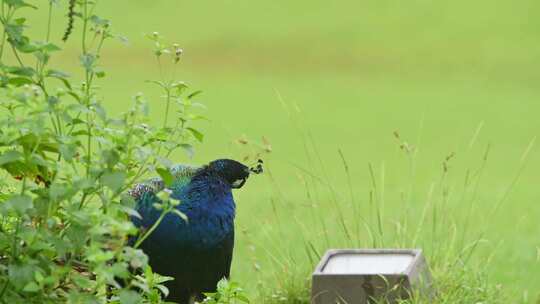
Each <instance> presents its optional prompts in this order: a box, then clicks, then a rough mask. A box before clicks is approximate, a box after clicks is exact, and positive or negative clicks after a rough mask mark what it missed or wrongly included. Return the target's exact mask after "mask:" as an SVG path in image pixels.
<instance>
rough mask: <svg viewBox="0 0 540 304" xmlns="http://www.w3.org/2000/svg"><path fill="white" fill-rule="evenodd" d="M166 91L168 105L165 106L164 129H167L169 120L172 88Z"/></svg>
mask: <svg viewBox="0 0 540 304" xmlns="http://www.w3.org/2000/svg"><path fill="white" fill-rule="evenodd" d="M166 91H167V104H166V106H165V119H164V120H163V127H164V128H166V127H167V120H168V118H169V108H170V105H171V90H170V88H167V89H166Z"/></svg>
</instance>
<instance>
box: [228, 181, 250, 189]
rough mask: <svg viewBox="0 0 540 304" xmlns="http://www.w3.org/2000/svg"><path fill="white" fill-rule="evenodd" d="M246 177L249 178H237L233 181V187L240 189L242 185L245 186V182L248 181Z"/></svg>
mask: <svg viewBox="0 0 540 304" xmlns="http://www.w3.org/2000/svg"><path fill="white" fill-rule="evenodd" d="M246 179H247V178H243V179H237V180H235V181H234V182H233V183H232V185H231V188H233V189H240V188H242V186H244V184H245V183H246Z"/></svg>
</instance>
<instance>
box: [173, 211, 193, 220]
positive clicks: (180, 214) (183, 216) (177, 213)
mask: <svg viewBox="0 0 540 304" xmlns="http://www.w3.org/2000/svg"><path fill="white" fill-rule="evenodd" d="M171 212H172V213H174V214H176V215H177V216H178V217H180V218H181V219H183V220H184V222H186V223H188V222H189V219H188V217H187V215H185V214H184V213H182V212H181V211H180V210H178V209H172V210H171Z"/></svg>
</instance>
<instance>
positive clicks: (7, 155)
mask: <svg viewBox="0 0 540 304" xmlns="http://www.w3.org/2000/svg"><path fill="white" fill-rule="evenodd" d="M22 159H24V155H23V154H22V153H21V152H18V151H13V150H11V151H7V152H4V153H3V154H2V155H0V166H2V165H4V164H7V163H12V162H14V161H18V160H22Z"/></svg>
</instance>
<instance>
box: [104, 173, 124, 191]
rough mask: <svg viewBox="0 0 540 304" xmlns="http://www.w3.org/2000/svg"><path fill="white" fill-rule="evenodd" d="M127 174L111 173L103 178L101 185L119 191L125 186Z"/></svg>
mask: <svg viewBox="0 0 540 304" xmlns="http://www.w3.org/2000/svg"><path fill="white" fill-rule="evenodd" d="M125 180H126V174H125V173H124V172H119V171H116V172H109V173H105V174H104V175H103V176H102V177H101V183H102V184H103V185H105V186H107V187H109V188H110V189H111V190H113V191H118V190H120V188H122V186H123V185H124V181H125Z"/></svg>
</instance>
